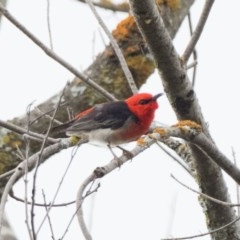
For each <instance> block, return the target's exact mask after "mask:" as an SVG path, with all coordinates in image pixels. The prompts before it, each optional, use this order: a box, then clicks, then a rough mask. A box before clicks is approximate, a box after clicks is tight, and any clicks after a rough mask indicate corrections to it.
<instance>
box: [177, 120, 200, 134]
mask: <svg viewBox="0 0 240 240" xmlns="http://www.w3.org/2000/svg"><path fill="white" fill-rule="evenodd" d="M173 127H177V128H180V129H183V128H184V127H190V128H192V129H195V130H197V131H198V132H200V131H202V127H201V126H200V125H199V124H198V123H196V122H194V121H191V120H182V121H179V122H178V123H177V124H175V125H173Z"/></svg>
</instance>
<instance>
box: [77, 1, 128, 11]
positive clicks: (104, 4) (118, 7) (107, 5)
mask: <svg viewBox="0 0 240 240" xmlns="http://www.w3.org/2000/svg"><path fill="white" fill-rule="evenodd" d="M78 1H79V2H82V3H85V2H86V1H85V0H78ZM93 4H94V5H95V6H96V7H100V8H103V9H106V10H111V11H114V12H128V11H129V5H128V3H127V2H123V3H118V4H117V3H113V2H112V1H102V0H101V1H97V2H94V3H93Z"/></svg>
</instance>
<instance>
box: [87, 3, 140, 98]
mask: <svg viewBox="0 0 240 240" xmlns="http://www.w3.org/2000/svg"><path fill="white" fill-rule="evenodd" d="M86 2H87V4H88V5H89V7H90V9H91V10H92V12H93V14H94V16H95V17H96V19H97V20H98V23H99V25H100V26H101V27H102V29H103V30H104V32H105V33H106V35H107V36H108V38H109V40H110V43H111V45H112V47H113V49H114V51H115V53H116V55H117V57H118V59H119V62H120V65H121V67H122V70H123V72H124V74H125V77H126V79H127V81H128V85H129V87H130V88H131V90H132V93H133V94H136V93H137V92H138V88H137V86H136V84H135V82H134V79H133V76H132V73H131V72H130V70H129V68H128V65H127V62H126V60H125V58H124V56H123V54H122V51H121V49H120V47H119V46H118V44H117V41H116V40H115V38H114V37H113V35H112V34H111V32H110V31H109V30H108V28H107V26H106V25H105V23H104V22H103V20H102V18H101V17H100V15H99V14H98V12H97V11H96V8H95V6H94V4H93V3H92V0H86Z"/></svg>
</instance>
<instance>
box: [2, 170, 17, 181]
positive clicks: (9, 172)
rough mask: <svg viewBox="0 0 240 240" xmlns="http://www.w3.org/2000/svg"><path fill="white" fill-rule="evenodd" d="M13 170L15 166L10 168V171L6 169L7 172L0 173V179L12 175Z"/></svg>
mask: <svg viewBox="0 0 240 240" xmlns="http://www.w3.org/2000/svg"><path fill="white" fill-rule="evenodd" d="M15 171H16V168H14V169H12V170H10V171H8V172H5V173H3V174H1V175H0V180H1V179H2V178H6V177H9V176H10V175H12V174H13V173H14V172H15Z"/></svg>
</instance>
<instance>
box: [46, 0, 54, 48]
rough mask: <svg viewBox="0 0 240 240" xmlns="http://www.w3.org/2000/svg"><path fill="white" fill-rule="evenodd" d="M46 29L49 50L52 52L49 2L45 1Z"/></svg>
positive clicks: (48, 0)
mask: <svg viewBox="0 0 240 240" xmlns="http://www.w3.org/2000/svg"><path fill="white" fill-rule="evenodd" d="M47 29H48V36H49V45H50V48H51V50H52V51H53V40H52V31H51V24H50V0H47Z"/></svg>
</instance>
